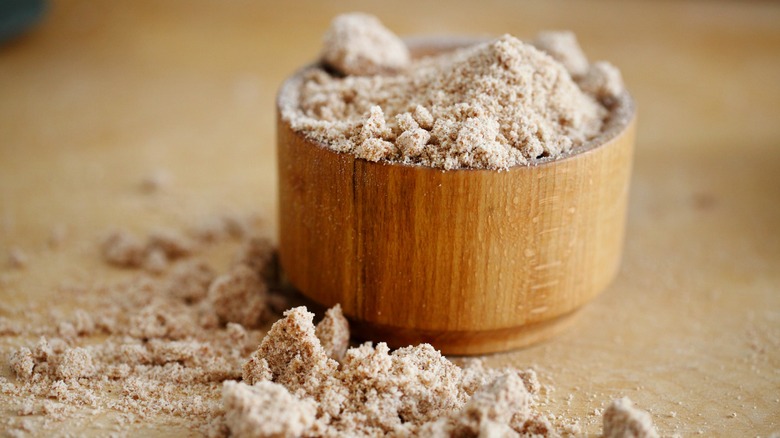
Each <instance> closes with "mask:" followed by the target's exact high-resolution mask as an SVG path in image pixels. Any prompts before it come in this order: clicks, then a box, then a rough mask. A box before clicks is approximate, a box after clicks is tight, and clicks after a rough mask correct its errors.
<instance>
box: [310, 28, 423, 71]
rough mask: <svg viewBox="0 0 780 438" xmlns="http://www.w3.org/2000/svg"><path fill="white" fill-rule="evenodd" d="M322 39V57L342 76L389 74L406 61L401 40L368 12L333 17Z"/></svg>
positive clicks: (403, 66) (405, 63) (404, 65)
mask: <svg viewBox="0 0 780 438" xmlns="http://www.w3.org/2000/svg"><path fill="white" fill-rule="evenodd" d="M323 42H324V44H323V49H322V54H321V57H322V60H323V61H324V62H325V63H327V64H328V65H329V66H330V67H331V68H333V69H334V70H336V71H338V72H340V73H343V74H346V75H373V74H382V73H392V72H394V71H398V70H401V69H403V68H405V67H406V66H407V65H408V64H409V59H410V57H409V50H408V49H407V48H406V45H405V44H404V42H403V41H401V39H400V38H398V37H397V36H395V34H393V33H392V32H390V31H389V30H387V28H385V27H384V25H382V23H381V22H380V21H379V19H377V18H376V17H374V16H372V15H368V14H361V13H351V14H343V15H339V16H337V17H336V18H334V19H333V22H332V23H331V25H330V28H329V29H328V30H327V32H325V36H324V37H323Z"/></svg>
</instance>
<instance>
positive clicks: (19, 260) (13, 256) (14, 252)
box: [8, 248, 30, 269]
mask: <svg viewBox="0 0 780 438" xmlns="http://www.w3.org/2000/svg"><path fill="white" fill-rule="evenodd" d="M29 263H30V257H29V256H28V255H27V253H26V252H24V251H23V250H22V249H21V248H11V249H10V250H9V251H8V266H10V267H11V268H13V269H24V268H26V267H27V265H28V264H29Z"/></svg>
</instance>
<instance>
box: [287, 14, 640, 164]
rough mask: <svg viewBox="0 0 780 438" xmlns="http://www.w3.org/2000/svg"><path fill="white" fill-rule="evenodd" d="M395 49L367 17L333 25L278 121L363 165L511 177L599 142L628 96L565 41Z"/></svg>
mask: <svg viewBox="0 0 780 438" xmlns="http://www.w3.org/2000/svg"><path fill="white" fill-rule="evenodd" d="M401 48H405V46H404V45H403V42H402V41H401V40H400V39H398V37H395V36H394V35H392V34H390V33H389V31H387V30H386V29H385V28H384V27H383V26H381V23H379V22H378V20H376V18H374V17H371V16H367V15H364V14H347V15H345V16H340V17H337V18H336V19H335V20H334V21H333V23H332V25H331V29H330V30H329V31H328V32H327V34H326V38H325V47H324V49H323V53H322V60H323V62H322V65H323V66H322V67H317V66H315V67H312V68H309V69H307V70H306V71H305V72H304V73H303V75H302V77H301V78H298V79H297V80H298V82H299V83H298V82H295V80H294V81H293V84H292V85H293V88H294V89H293V90H287V92H286V93H283V94H282V96H281V98H280V105H281V108H282V117H283V118H284V119H285V120H286V121H288V122H289V123H290V125H291V127H292V129H294V130H296V131H298V132H301V133H302V134H304V135H305V136H307V137H308V138H311V139H313V140H315V141H318V142H321V143H322V144H324V145H326V146H328V147H330V148H331V149H333V150H334V151H337V152H345V153H352V154H354V155H356V156H357V157H359V158H363V159H366V160H369V161H385V162H398V163H406V164H414V165H422V166H429V167H436V168H442V169H459V168H486V169H507V168H509V167H512V166H517V165H528V164H534V163H537V162H540V161H541V160H549V159H554V158H559V157H562V156H564V155H566V154H568V153H570V152H573V151H575V150H576V149H577V148H580V147H583V146H585V145H587V144H589V142H592V141H597V139H598V137H599V135H600V134H602V132H603V131H604V128H605V126H606V124H607V122H608V120H609V119H610V117H611V116H612V109H613V107H615V105H616V104H617V103H618V102H619V101H620V100H621V99H624V98H625V92H624V87H623V82H622V79H621V76H620V72H619V71H618V70H617V69H616V68H615V67H613V66H612V65H611V64H609V63H606V62H603V61H602V62H596V63H593V64H589V63H588V60H587V58H586V57H585V55H584V54H583V52H582V50H581V49H580V47H579V45H578V43H577V40H576V38H575V36H574V34H572V33H571V32H543V33H541V34H540V35H539V36H538V37H537V38H536V40H535V41H534V42H533V43H524V42H522V41H520V40H518V39H517V38H515V37H512V36H510V35H505V36H503V37H501V38H499V39H497V40H494V41H488V42H484V43H481V44H477V45H474V46H471V47H465V48H462V49H458V50H454V51H451V52H446V53H443V54H440V55H438V56H433V57H424V58H421V59H416V60H411V61H410V60H409V59H410V56H408V54H404V53H403V52H402V49H401ZM334 54H337V55H334ZM369 55H370V56H369Z"/></svg>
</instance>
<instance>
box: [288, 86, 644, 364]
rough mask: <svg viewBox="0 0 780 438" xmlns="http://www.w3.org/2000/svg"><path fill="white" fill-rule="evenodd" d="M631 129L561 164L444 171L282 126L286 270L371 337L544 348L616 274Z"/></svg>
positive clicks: (620, 129) (491, 348) (470, 349)
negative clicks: (347, 148) (370, 156)
mask: <svg viewBox="0 0 780 438" xmlns="http://www.w3.org/2000/svg"><path fill="white" fill-rule="evenodd" d="M296 83H297V82H296V81H291V82H288V83H286V85H283V87H290V86H295V84H296ZM282 93H284V90H283V91H282ZM622 105H623V108H619V109H617V110H616V111H617V112H631V111H632V108H633V107H632V105H633V104H632V103H631V101H630V98H628V97H626V99H625V101H624V102H622ZM634 125H635V117H629V118H626V119H625V121H624V124H623V125H622V126H616V127H614V129H613V130H612V131H615V132H610V135H611V136H612V137H611V138H610V136H609V135H608V138H609V139H608V141H606V142H604V143H603V144H600V145H598V146H597V147H592V148H588V149H584V150H583V151H580V152H579V153H577V154H574V155H571V156H569V157H566V158H565V159H561V160H556V161H549V162H545V163H542V164H539V165H535V166H516V167H513V168H510V169H509V170H507V171H501V172H499V171H492V170H476V169H463V170H451V171H446V172H443V171H441V170H440V169H433V168H427V167H422V166H408V165H397V164H385V163H374V162H370V161H367V160H362V159H357V158H355V157H354V156H353V155H351V154H339V153H335V152H333V151H331V150H330V149H328V148H327V147H324V146H322V145H320V144H317V143H316V142H313V141H311V140H308V139H307V138H306V137H305V136H304V135H303V134H302V133H300V132H295V131H294V130H292V129H291V128H290V126H289V124H288V123H287V122H286V121H285V120H283V119H282V117H281V115H279V116H278V125H277V135H278V152H277V153H278V155H277V156H278V160H279V215H280V216H279V224H280V248H279V251H280V258H281V262H282V266H283V268H284V271H285V273H286V275H287V277H288V279H289V280H290V281H291V282H292V284H294V285H295V286H296V287H297V288H298V289H300V290H301V291H302V292H303V293H304V294H305V295H306V296H308V297H309V298H311V299H313V300H315V301H317V302H318V303H320V304H323V305H326V306H332V305H335V304H337V303H340V304H341V306H342V308H343V310H344V312H345V314H346V315H347V316H349V317H350V318H352V320H353V321H355V322H359V323H360V324H359V325H360V327H361V330H359V331H356V332H355V335H356V336H358V337H360V338H363V339H371V340H374V341H378V340H382V341H386V342H388V343H389V344H390V345H393V346H396V347H401V346H406V345H409V344H410V343H419V342H430V343H432V344H433V345H434V346H435V347H436V348H439V349H441V350H442V352H444V353H449V354H477V353H486V352H495V351H501V350H506V349H509V348H514V347H518V346H523V345H528V344H529V343H532V342H536V341H539V340H541V339H544V338H545V337H547V336H549V335H551V334H553V333H555V332H557V331H558V330H559V329H560V327H559V325H560V324H558V323H556V322H563V321H565V320H566V318H563V316H564V315H569V314H571V313H572V312H574V311H575V310H576V309H578V308H579V307H581V306H582V305H583V304H585V303H587V302H588V301H590V300H591V299H592V298H593V297H594V296H596V295H597V294H598V293H600V292H601V291H603V290H604V288H605V287H606V286H607V284H609V282H610V281H612V279H613V278H614V276H615V274H616V272H617V268H618V266H619V262H620V255H621V251H622V244H623V235H624V228H625V217H626V198H627V194H628V182H629V177H630V173H631V172H630V170H631V157H632V150H633V142H634Z"/></svg>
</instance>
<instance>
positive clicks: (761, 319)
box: [0, 0, 780, 437]
mask: <svg viewBox="0 0 780 438" xmlns="http://www.w3.org/2000/svg"><path fill="white" fill-rule="evenodd" d="M50 6H51V7H50V10H49V12H48V14H47V15H46V17H45V18H44V20H43V21H42V22H41V23H40V25H39V26H38V27H37V28H35V29H34V30H33V31H32V32H31V33H29V34H27V35H25V36H23V37H22V38H19V39H17V40H15V41H12V42H10V43H7V44H5V45H4V46H0V257H3V258H4V257H5V256H6V254H7V252H8V251H9V250H10V249H11V248H14V247H16V248H20V249H22V250H23V251H25V252H26V253H27V254H28V255H29V256H30V264H29V266H28V267H27V269H24V270H14V269H11V268H10V267H8V266H6V264H5V261H4V260H0V265H2V267H1V268H0V275H2V280H3V281H0V301H2V302H3V303H5V304H7V305H15V304H20V303H27V302H33V303H39V305H40V308H41V311H44V309H45V303H46V302H47V301H51V300H54V299H58V297H57V296H56V292H55V291H56V287H55V285H57V284H59V283H60V282H61V281H62V280H63V279H68V278H84V277H100V278H103V277H105V278H111V277H112V276H115V275H117V274H116V273H115V272H114V271H113V270H110V269H108V268H106V267H104V266H103V265H101V263H100V262H99V260H98V256H97V252H96V251H95V250H94V243H95V241H96V239H97V236H98V235H99V233H100V232H102V231H103V230H105V229H107V228H110V227H112V226H124V227H127V228H129V229H132V230H139V231H143V230H148V229H150V228H153V227H155V226H156V225H159V224H167V225H173V226H176V225H182V224H186V223H187V221H188V220H189V219H191V218H192V217H197V216H204V215H209V214H214V213H216V212H220V211H226V210H227V211H235V212H248V211H259V212H261V213H262V214H264V215H265V216H266V217H267V218H268V220H269V221H270V224H271V227H272V228H273V227H275V215H276V213H275V212H276V205H275V202H276V201H275V199H276V169H275V151H274V149H275V139H274V128H273V126H274V94H275V91H276V87H277V86H278V85H279V83H280V82H281V80H282V79H283V78H284V77H285V76H286V75H288V74H290V73H291V72H292V71H293V70H294V69H295V68H296V67H298V66H300V65H302V64H303V63H305V62H307V61H309V60H311V59H313V57H314V56H316V53H317V51H318V48H319V44H320V37H321V34H322V32H323V31H324V29H325V28H326V27H327V25H328V22H329V20H330V18H331V17H332V16H333V15H334V14H336V13H337V12H341V11H350V10H364V11H368V12H373V13H375V14H377V15H379V16H380V17H381V18H382V19H383V20H384V21H385V22H386V24H387V25H388V26H389V27H390V28H391V29H394V30H396V31H398V32H399V33H402V34H430V33H434V34H443V33H459V34H502V33H511V34H514V35H517V36H519V37H525V38H528V37H531V36H532V35H533V34H534V33H535V32H536V31H538V30H540V29H549V28H556V29H561V28H563V29H572V30H574V31H575V32H576V33H577V34H578V36H579V38H580V41H581V44H582V45H583V47H584V48H585V49H586V51H587V53H588V54H589V55H590V57H591V59H608V60H610V61H612V62H613V63H615V64H616V65H618V66H620V67H621V69H622V71H623V73H624V76H625V79H626V81H627V83H628V86H629V88H630V90H631V91H632V93H633V94H634V96H635V97H636V99H637V101H638V104H639V131H638V142H637V149H636V161H635V167H634V176H633V181H632V188H631V195H630V196H631V200H630V211H629V222H628V231H627V239H626V248H625V255H624V260H623V265H622V269H621V272H620V274H619V277H618V279H617V281H615V283H614V284H613V285H612V286H611V287H610V288H609V289H608V290H607V291H606V292H605V293H604V294H603V295H602V296H601V297H599V298H598V299H597V300H596V301H595V302H593V303H592V304H591V305H589V306H587V307H586V308H585V309H584V310H583V311H582V312H581V314H580V318H579V319H578V321H577V322H576V324H575V326H574V327H573V328H572V329H570V330H568V331H567V332H565V333H563V334H561V335H560V336H558V337H556V338H555V339H553V340H550V341H549V342H546V343H543V344H540V345H537V346H534V347H531V348H528V349H525V350H522V351H517V352H512V353H508V354H500V355H495V356H491V357H489V358H488V363H489V364H490V365H493V366H499V365H506V364H514V365H517V366H535V367H536V368H537V369H538V370H539V371H540V374H541V377H542V380H543V381H544V383H548V384H551V385H552V386H554V387H555V392H554V393H552V395H551V402H550V406H549V408H550V409H551V410H553V411H554V412H558V413H562V414H565V415H569V416H573V417H576V418H580V419H581V420H582V421H583V426H584V427H585V430H586V431H587V432H590V433H598V432H599V431H600V425H599V421H600V417H599V416H597V415H595V414H594V410H595V409H599V408H602V407H604V406H605V404H606V403H607V402H608V401H609V400H610V399H612V398H614V397H617V396H621V395H627V396H629V397H630V398H632V399H633V400H634V401H635V402H636V403H637V404H638V405H639V406H640V407H642V408H645V409H648V410H649V411H650V412H651V413H652V414H653V417H654V419H655V421H656V423H657V425H658V427H659V429H660V431H661V433H662V434H664V435H672V434H680V435H683V436H689V435H695V434H697V433H699V434H704V435H705V436H745V437H748V436H768V435H770V434H771V433H772V432H776V431H780V85H778V81H780V5H778V4H777V3H771V2H734V3H730V2H606V3H602V2H588V3H585V2H543V1H539V2H532V3H520V2H507V1H488V2H467V1H459V2H457V4H448V5H447V6H446V7H442V6H439V3H434V2H420V1H414V2H400V1H393V2H381V3H380V2H371V3H366V2H352V3H349V4H347V3H343V4H331V3H328V4H324V2H275V3H272V4H266V3H264V2H239V1H232V2H207V1H193V0H186V1H185V0H180V1H167V2H153V1H133V2H89V1H61V2H54V3H53V4H51V5H50ZM440 8H441V9H440ZM157 169H164V170H166V171H168V172H169V173H170V174H171V175H172V177H173V183H172V185H171V189H170V190H169V191H166V192H165V193H164V194H161V195H159V196H156V197H152V198H150V197H148V196H142V195H140V194H139V193H138V190H137V184H138V182H139V181H140V180H141V179H142V178H143V177H145V176H146V175H148V174H149V173H150V172H154V171H155V170H157ZM53 226H65V227H66V229H67V231H68V232H67V239H66V244H65V245H63V248H62V249H61V250H59V251H56V252H52V251H49V250H47V249H46V239H47V237H48V235H49V233H50V230H51V229H52V227H53ZM1 316H6V317H8V318H11V319H14V318H20V316H19V315H1ZM26 341H27V340H26V339H21V338H15V337H8V336H5V337H0V350H2V351H0V355H2V356H3V357H6V355H7V352H8V351H9V350H10V348H11V347H12V346H15V345H19V344H21V343H24V342H26ZM0 375H3V376H10V370H9V368H8V366H7V365H6V364H5V361H3V365H2V367H0ZM570 394H571V395H573V398H572V399H571V400H570V401H567V400H566V398H567V397H568V396H569V395H570ZM12 404H13V401H12V400H7V399H5V400H2V405H1V406H2V414H0V416H5V415H11V414H12V412H13V411H12V407H13V406H12ZM156 426H157V425H156V424H154V423H152V424H149V425H148V427H147V429H152V430H154V429H155V428H156ZM62 431H63V432H67V431H68V424H67V423H65V424H64V425H63V428H62ZM160 431H161V433H162V432H165V433H172V434H175V433H176V432H177V430H176V429H170V428H166V429H160ZM178 432H181V431H178Z"/></svg>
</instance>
